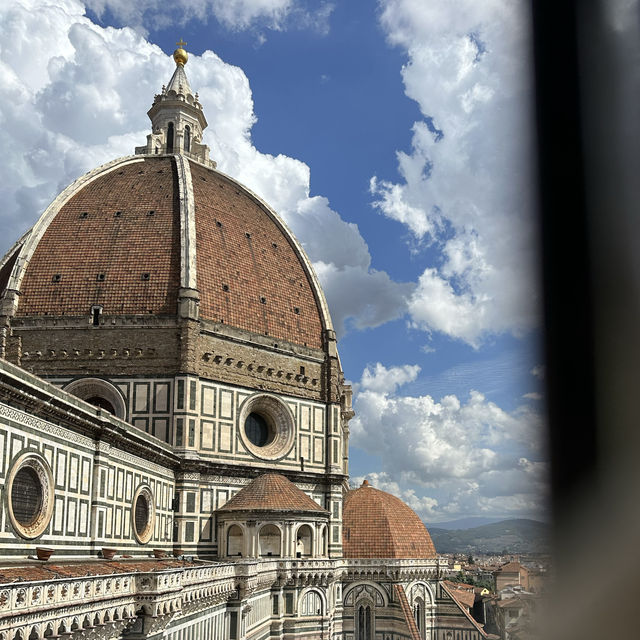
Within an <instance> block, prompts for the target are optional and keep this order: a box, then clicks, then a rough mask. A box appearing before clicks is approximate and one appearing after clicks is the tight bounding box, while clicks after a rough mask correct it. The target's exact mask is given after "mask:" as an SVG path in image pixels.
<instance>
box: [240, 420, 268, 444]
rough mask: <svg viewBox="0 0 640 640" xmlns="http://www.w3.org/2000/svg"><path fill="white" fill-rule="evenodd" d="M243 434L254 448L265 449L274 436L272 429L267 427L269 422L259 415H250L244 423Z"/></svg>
mask: <svg viewBox="0 0 640 640" xmlns="http://www.w3.org/2000/svg"><path fill="white" fill-rule="evenodd" d="M244 432H245V434H246V435H247V438H248V439H249V442H251V444H254V445H255V446H256V447H265V446H267V445H268V444H269V443H270V442H271V441H272V440H273V436H274V429H273V427H272V426H270V425H269V420H268V419H267V418H265V417H263V416H261V415H260V414H259V413H250V414H249V415H248V416H247V419H246V420H245V421H244Z"/></svg>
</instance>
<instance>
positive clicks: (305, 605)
mask: <svg viewBox="0 0 640 640" xmlns="http://www.w3.org/2000/svg"><path fill="white" fill-rule="evenodd" d="M299 613H300V615H301V616H321V615H322V598H320V594H319V593H318V592H317V591H307V593H305V594H304V596H303V597H302V602H301V603H300V612H299Z"/></svg>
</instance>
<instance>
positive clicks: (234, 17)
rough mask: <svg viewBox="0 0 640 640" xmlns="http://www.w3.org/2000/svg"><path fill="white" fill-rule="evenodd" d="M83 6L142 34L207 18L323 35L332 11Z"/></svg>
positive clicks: (299, 2)
mask: <svg viewBox="0 0 640 640" xmlns="http://www.w3.org/2000/svg"><path fill="white" fill-rule="evenodd" d="M86 5H87V7H89V8H90V9H91V10H93V11H94V12H95V13H96V14H97V15H98V16H103V15H104V13H105V11H109V12H111V14H112V15H113V16H114V17H115V18H116V19H117V20H119V21H121V22H122V23H123V24H128V25H131V26H132V27H135V28H136V30H138V31H141V32H143V33H144V32H146V28H147V27H151V28H163V27H168V26H171V25H175V24H182V25H184V24H186V23H187V22H188V21H190V20H198V21H200V22H207V20H208V19H209V18H214V19H216V20H217V21H218V22H220V23H221V24H222V25H224V26H225V27H227V28H228V29H232V30H238V31H241V30H245V29H249V28H268V29H272V30H276V31H278V30H282V29H285V28H288V27H289V28H291V27H297V28H314V29H316V30H317V31H320V32H325V31H327V30H328V28H329V17H330V15H331V12H332V10H333V4H332V3H330V2H326V1H325V2H319V3H313V2H307V1H305V0H174V1H173V2H165V1H163V0H136V2H131V1H130V0H87V1H86ZM262 38H264V35H263V36H262Z"/></svg>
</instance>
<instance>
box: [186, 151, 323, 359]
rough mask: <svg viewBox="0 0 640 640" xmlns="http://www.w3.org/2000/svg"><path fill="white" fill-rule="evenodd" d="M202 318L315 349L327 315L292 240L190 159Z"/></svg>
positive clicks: (245, 198)
mask: <svg viewBox="0 0 640 640" xmlns="http://www.w3.org/2000/svg"><path fill="white" fill-rule="evenodd" d="M191 172H192V179H193V192H194V197H195V203H196V207H195V209H196V229H197V235H196V238H197V240H196V241H197V273H198V288H199V290H200V295H201V299H200V316H201V317H202V318H204V319H208V320H212V321H214V322H223V323H225V324H228V325H231V326H233V327H238V328H240V329H245V330H247V331H252V332H254V333H259V334H262V335H268V336H271V337H273V338H277V339H280V340H287V341H289V342H294V343H296V344H301V345H306V346H308V347H312V348H318V349H319V348H322V320H321V317H320V311H319V309H318V305H317V303H316V299H315V296H314V293H313V289H312V286H311V283H310V281H309V277H308V276H307V273H306V271H305V269H304V267H303V266H302V264H301V262H300V259H299V258H298V255H297V254H296V252H295V250H294V248H293V246H292V245H291V243H290V242H289V240H288V239H287V237H286V236H285V235H284V234H283V233H282V231H281V230H280V229H279V228H278V226H277V225H276V223H275V222H274V221H273V220H272V219H271V218H270V217H269V215H268V214H267V213H266V212H265V211H264V210H263V209H262V207H261V206H260V205H259V204H258V203H257V202H255V200H253V198H251V197H250V196H249V195H247V194H246V193H245V192H244V191H243V190H242V188H241V187H239V186H237V185H235V184H233V183H231V182H229V181H228V180H226V179H225V178H223V177H222V176H219V175H217V174H216V173H214V172H213V171H210V170H208V169H206V168H204V167H201V166H199V165H196V164H194V163H191Z"/></svg>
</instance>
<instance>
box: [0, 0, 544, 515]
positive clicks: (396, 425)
mask: <svg viewBox="0 0 640 640" xmlns="http://www.w3.org/2000/svg"><path fill="white" fill-rule="evenodd" d="M0 36H1V37H0V43H1V44H0V47H1V49H0V64H1V65H2V67H1V70H2V75H3V77H4V82H3V83H2V86H1V87H0V91H1V92H2V93H3V95H2V100H1V101H0V102H1V105H0V122H1V123H2V127H3V131H4V135H5V140H6V141H7V143H8V144H7V148H8V149H9V151H8V152H7V155H8V158H7V160H8V161H7V162H6V163H5V165H4V167H3V168H2V169H1V171H2V176H1V177H2V180H1V182H0V192H1V194H2V197H3V201H4V202H5V203H6V204H5V207H4V210H3V211H2V212H1V213H0V216H1V218H0V224H2V228H3V238H4V241H3V242H4V244H3V248H4V249H6V248H8V246H9V245H10V244H11V243H12V242H13V241H14V240H15V239H16V238H17V237H18V236H19V235H20V234H21V233H22V232H23V231H24V230H26V229H27V228H28V227H29V226H30V225H31V224H33V222H34V221H35V220H36V219H37V217H38V215H39V214H40V213H41V211H42V210H43V209H44V207H45V206H46V205H47V204H48V202H49V201H50V200H51V199H52V198H53V197H54V196H55V194H56V193H57V192H58V191H59V190H60V189H61V188H63V187H64V186H66V184H68V183H69V182H70V181H71V180H73V179H74V178H76V177H77V176H78V175H81V174H82V173H83V172H85V171H87V170H89V169H91V168H93V167H94V166H96V165H98V164H100V163H101V162H105V161H108V160H110V159H112V158H114V157H118V156H121V155H126V154H129V153H131V152H132V151H133V148H134V147H135V146H136V145H140V144H142V143H144V139H145V136H146V134H147V132H148V129H149V123H148V119H147V117H146V111H147V109H148V108H149V106H150V105H151V102H152V100H153V95H154V93H157V92H158V91H159V89H160V87H161V85H162V84H163V83H166V82H167V81H168V79H169V77H170V75H171V72H172V69H173V66H174V65H173V62H172V60H171V58H170V54H171V52H172V51H173V49H174V48H175V43H176V41H177V40H178V39H180V38H183V39H184V40H186V41H187V43H188V45H187V47H186V48H187V50H188V51H189V52H190V60H189V62H188V64H187V67H186V71H187V75H188V76H189V78H190V81H191V85H192V87H193V88H194V89H195V90H197V91H199V93H200V98H201V102H202V103H203V105H204V109H205V113H206V115H207V119H208V122H209V128H208V130H207V132H206V135H205V142H206V143H207V144H209V145H210V146H211V148H212V157H213V158H214V159H216V160H217V162H218V165H219V168H220V169H221V170H223V171H224V172H226V173H229V174H230V175H233V176H234V177H236V178H238V179H239V180H240V181H242V182H244V183H245V184H247V186H249V187H250V188H251V189H253V190H255V191H256V192H258V193H260V194H261V195H262V196H263V197H264V198H265V199H266V200H267V201H268V202H270V203H271V204H272V206H274V208H275V209H276V210H277V211H278V212H279V213H280V214H281V215H282V216H283V218H284V219H285V220H286V222H287V223H288V224H289V226H290V227H291V228H292V229H293V231H294V233H296V235H297V236H298V238H299V239H300V240H301V242H302V243H303V245H304V246H305V249H306V250H307V252H308V253H309V255H310V258H311V259H312V261H313V263H314V266H315V268H316V271H317V273H318V275H319V277H320V279H321V281H322V283H323V286H324V288H325V291H326V295H327V298H328V301H329V305H330V307H331V312H332V316H333V318H334V323H335V325H336V326H337V328H338V330H339V334H340V341H339V349H340V353H341V358H342V364H343V367H344V369H345V374H346V376H347V378H348V379H349V380H350V381H351V382H352V383H353V384H354V389H355V408H356V411H357V417H356V418H355V419H354V421H352V440H351V442H352V448H351V475H352V478H353V479H354V480H355V481H356V482H359V481H361V480H362V478H363V477H364V476H368V477H369V479H370V481H371V482H372V483H373V484H374V486H378V487H379V488H382V489H385V490H388V491H391V492H393V493H395V494H397V495H398V496H400V497H401V498H403V499H405V500H406V501H407V502H408V503H409V504H410V505H411V506H412V507H413V508H414V509H415V510H416V511H417V512H418V513H419V514H420V515H421V516H422V517H423V518H424V519H425V520H426V521H427V522H437V521H439V520H442V521H444V520H452V519H454V518H456V517H463V516H496V517H538V518H542V517H544V516H545V499H544V495H545V492H546V484H547V462H546V455H545V451H544V441H543V437H542V428H543V404H542V402H543V399H542V397H541V394H542V375H543V369H542V367H541V361H540V355H539V352H538V342H539V338H540V326H539V318H538V303H539V291H538V285H537V281H536V277H535V276H536V252H537V249H536V227H535V220H534V219H533V196H532V184H533V182H534V180H533V177H532V170H531V166H532V162H531V158H530V149H531V132H530V128H531V118H530V104H529V103H530V99H531V90H530V69H529V57H528V46H529V43H528V37H529V34H528V17H527V15H526V12H525V11H524V9H523V7H522V6H521V5H520V4H519V3H518V2H512V1H509V0H487V1H486V2H482V3H477V2H472V1H471V0H459V1H457V2H445V1H444V0H442V1H440V2H435V1H434V2H430V3H424V2H417V1H415V0H379V2H377V3H376V2H356V1H345V0H342V1H336V2H311V0H309V1H303V0H226V1H225V2H222V0H192V1H191V2H186V0H177V1H176V2H174V3H173V4H172V5H171V8H169V9H167V8H166V6H165V3H162V2H160V0H141V1H140V2H136V3H130V2H124V1H123V0H90V1H89V2H86V3H82V2H80V0H64V1H63V2H57V3H55V6H54V5H51V4H48V3H47V2H45V1H44V0H16V2H14V3H11V4H10V5H8V6H6V7H2V8H0Z"/></svg>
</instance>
